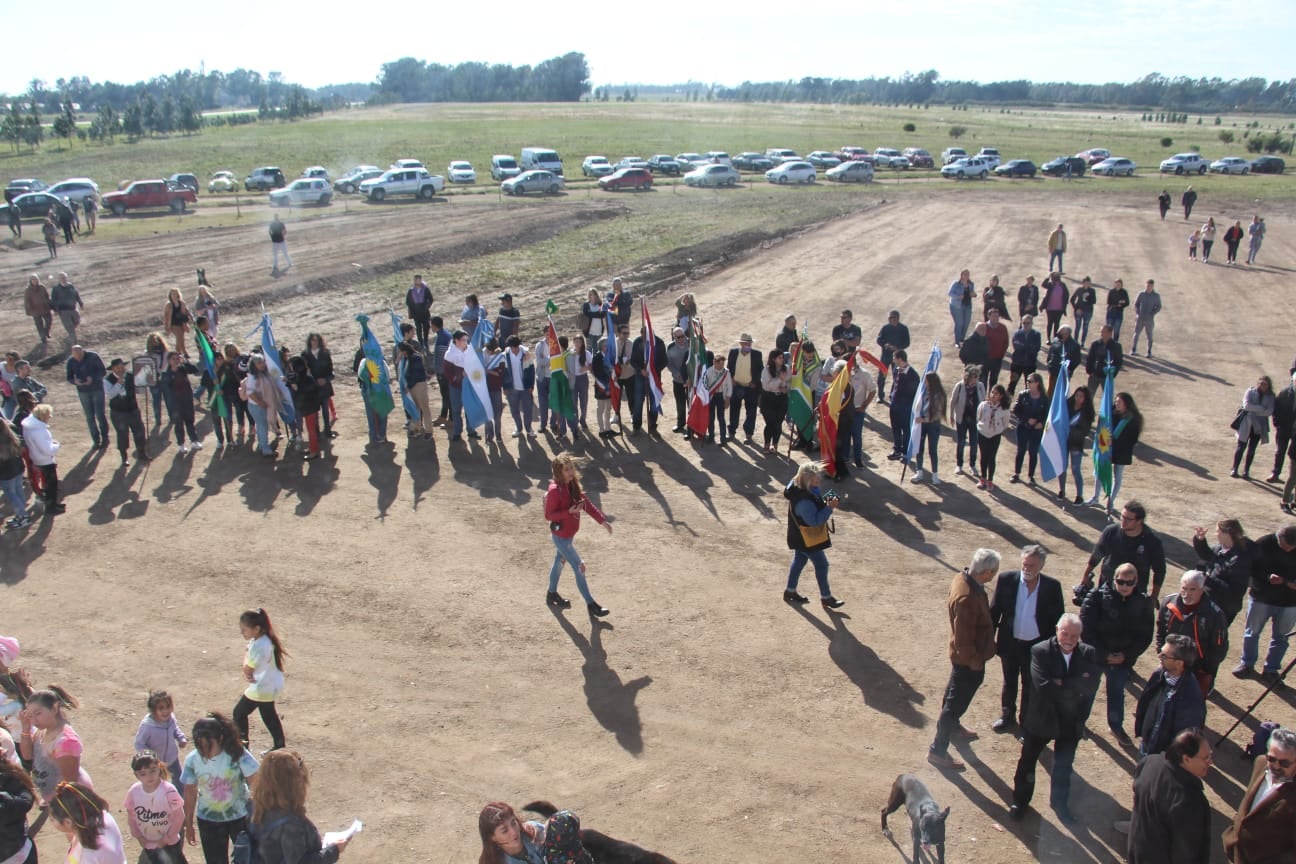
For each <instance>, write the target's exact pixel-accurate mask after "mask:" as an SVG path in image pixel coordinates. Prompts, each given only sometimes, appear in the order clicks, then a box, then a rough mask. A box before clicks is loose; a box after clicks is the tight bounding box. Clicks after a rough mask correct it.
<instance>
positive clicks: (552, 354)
mask: <svg viewBox="0 0 1296 864" xmlns="http://www.w3.org/2000/svg"><path fill="white" fill-rule="evenodd" d="M548 317H549V327H548V328H547V329H546V330H545V342H546V343H548V345H549V410H550V411H552V412H554V413H555V414H557V415H558V416H560V417H566V418H567V419H568V420H570V421H573V422H574V421H575V420H576V401H575V400H574V399H573V398H572V389H571V382H570V381H568V380H567V354H566V352H565V351H563V350H562V346H561V345H559V344H558V330H557V329H556V328H555V327H554V323H553V317H552V316H548Z"/></svg>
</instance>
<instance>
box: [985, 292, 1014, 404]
mask: <svg viewBox="0 0 1296 864" xmlns="http://www.w3.org/2000/svg"><path fill="white" fill-rule="evenodd" d="M1010 344H1012V334H1011V333H1009V332H1008V326H1007V325H1006V324H1004V323H1003V321H1001V320H1000V318H999V310H998V309H991V310H990V317H989V318H987V319H986V353H987V354H988V355H989V359H988V360H987V361H986V367H985V374H984V375H982V376H981V379H982V380H983V381H985V385H986V390H987V391H990V390H993V389H994V386H995V385H996V384H998V383H999V373H1000V371H1002V370H1003V361H1004V357H1006V356H1008V346H1009V345H1010Z"/></svg>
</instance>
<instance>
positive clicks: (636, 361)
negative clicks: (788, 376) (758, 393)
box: [630, 336, 760, 386]
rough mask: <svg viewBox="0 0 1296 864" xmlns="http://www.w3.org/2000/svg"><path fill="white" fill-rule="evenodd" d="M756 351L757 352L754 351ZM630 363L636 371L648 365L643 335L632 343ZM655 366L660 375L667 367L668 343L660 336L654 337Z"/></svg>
mask: <svg viewBox="0 0 1296 864" xmlns="http://www.w3.org/2000/svg"><path fill="white" fill-rule="evenodd" d="M752 353H755V352H752ZM630 365H631V366H633V367H634V368H635V371H642V370H643V369H644V367H645V366H646V365H647V364H646V363H645V362H644V339H643V337H642V336H636V337H635V340H634V342H633V343H632V344H631V345H630ZM653 368H654V369H656V370H657V373H658V374H659V375H660V374H661V371H662V370H663V369H665V368H666V343H665V342H663V341H662V338H661V337H660V336H654V337H653ZM756 383H757V386H760V370H759V369H757V370H756Z"/></svg>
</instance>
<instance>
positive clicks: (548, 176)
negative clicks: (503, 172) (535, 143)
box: [500, 168, 563, 195]
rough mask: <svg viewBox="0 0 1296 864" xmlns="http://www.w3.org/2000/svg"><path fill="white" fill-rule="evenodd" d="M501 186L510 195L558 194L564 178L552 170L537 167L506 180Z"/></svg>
mask: <svg viewBox="0 0 1296 864" xmlns="http://www.w3.org/2000/svg"><path fill="white" fill-rule="evenodd" d="M500 188H501V189H503V190H504V192H505V193H507V194H509V195H525V194H527V193H528V192H539V193H541V194H542V195H557V194H558V193H559V192H561V191H562V188H563V178H562V177H560V176H558V175H557V174H555V173H554V172H552V171H545V170H543V169H539V168H537V169H535V170H532V171H523V172H522V173H521V174H519V175H518V176H516V177H512V178H510V179H508V180H505V181H504V182H503V183H501V184H500Z"/></svg>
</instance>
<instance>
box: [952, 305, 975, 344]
mask: <svg viewBox="0 0 1296 864" xmlns="http://www.w3.org/2000/svg"><path fill="white" fill-rule="evenodd" d="M950 317H951V318H953V319H954V342H955V343H956V344H958V345H962V344H963V340H964V338H966V336H967V331H968V325H969V324H971V323H972V307H971V306H970V305H969V306H965V305H963V301H962V300H961V299H959V300H955V299H952V300H950Z"/></svg>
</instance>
